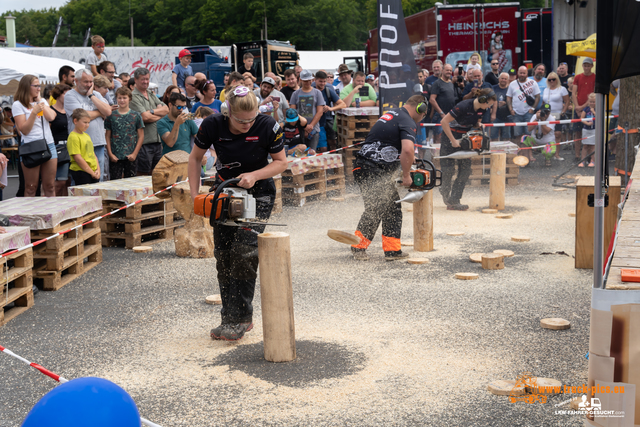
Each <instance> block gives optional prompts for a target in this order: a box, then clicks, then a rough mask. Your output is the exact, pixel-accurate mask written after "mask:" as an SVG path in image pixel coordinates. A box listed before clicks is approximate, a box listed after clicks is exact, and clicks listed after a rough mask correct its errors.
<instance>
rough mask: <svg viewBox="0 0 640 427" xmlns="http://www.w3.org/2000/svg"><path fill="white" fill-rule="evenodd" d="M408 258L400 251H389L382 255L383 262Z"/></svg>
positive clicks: (406, 254) (407, 255)
mask: <svg viewBox="0 0 640 427" xmlns="http://www.w3.org/2000/svg"><path fill="white" fill-rule="evenodd" d="M404 258H409V254H408V253H406V252H402V251H389V252H385V253H384V260H385V261H395V260H397V259H404Z"/></svg>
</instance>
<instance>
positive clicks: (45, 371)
mask: <svg viewBox="0 0 640 427" xmlns="http://www.w3.org/2000/svg"><path fill="white" fill-rule="evenodd" d="M0 351H1V352H3V353H5V354H7V355H9V356H11V357H15V358H16V359H18V360H19V361H21V362H23V363H25V364H27V365H29V366H31V367H32V368H34V369H37V370H38V371H40V372H41V373H43V374H44V375H46V376H48V377H49V378H53V379H54V380H56V381H57V382H59V383H60V384H64V383H66V382H68V381H69V380H68V379H66V378H64V377H61V376H60V375H58V374H54V373H53V372H51V371H50V370H48V369H47V368H45V367H43V366H40V365H38V364H37V363H34V362H29V361H28V360H27V359H25V358H24V357H20V356H18V355H17V354H15V353H14V352H13V351H11V350H9V349H8V348H5V347H3V346H1V345H0ZM140 421H141V422H142V423H143V424H145V425H147V426H149V427H161V426H160V425H158V424H156V423H152V422H151V421H149V420H146V419H144V418H142V417H140Z"/></svg>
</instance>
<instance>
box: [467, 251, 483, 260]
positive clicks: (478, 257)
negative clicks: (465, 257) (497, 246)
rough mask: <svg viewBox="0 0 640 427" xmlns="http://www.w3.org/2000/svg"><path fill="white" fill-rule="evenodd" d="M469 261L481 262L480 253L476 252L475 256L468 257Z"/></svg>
mask: <svg viewBox="0 0 640 427" xmlns="http://www.w3.org/2000/svg"><path fill="white" fill-rule="evenodd" d="M469 259H470V260H471V262H482V253H480V252H478V253H475V254H471V255H469Z"/></svg>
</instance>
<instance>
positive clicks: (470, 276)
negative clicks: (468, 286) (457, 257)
mask: <svg viewBox="0 0 640 427" xmlns="http://www.w3.org/2000/svg"><path fill="white" fill-rule="evenodd" d="M478 277H480V276H478V273H456V279H460V280H475V279H477V278H478Z"/></svg>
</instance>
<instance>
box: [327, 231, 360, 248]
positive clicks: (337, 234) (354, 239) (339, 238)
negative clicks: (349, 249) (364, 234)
mask: <svg viewBox="0 0 640 427" xmlns="http://www.w3.org/2000/svg"><path fill="white" fill-rule="evenodd" d="M327 236H329V237H330V238H331V239H333V240H335V241H336V242H340V243H345V244H347V245H357V244H358V243H360V239H359V238H358V236H356V235H355V234H353V233H347V232H346V231H342V230H334V229H331V230H329V231H327Z"/></svg>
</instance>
